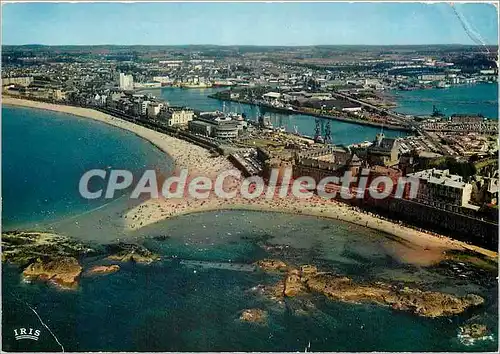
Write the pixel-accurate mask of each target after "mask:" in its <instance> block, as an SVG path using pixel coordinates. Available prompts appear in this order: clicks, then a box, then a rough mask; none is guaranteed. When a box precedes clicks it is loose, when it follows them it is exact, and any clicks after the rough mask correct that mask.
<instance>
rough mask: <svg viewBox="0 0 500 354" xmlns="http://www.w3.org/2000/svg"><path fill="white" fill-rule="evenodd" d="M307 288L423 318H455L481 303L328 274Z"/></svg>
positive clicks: (472, 297)
mask: <svg viewBox="0 0 500 354" xmlns="http://www.w3.org/2000/svg"><path fill="white" fill-rule="evenodd" d="M306 286H307V288H308V289H309V290H311V291H316V292H320V293H322V294H324V295H326V296H327V297H329V298H331V299H334V300H337V301H343V302H350V303H361V302H371V303H375V304H379V305H387V306H391V307H392V308H393V309H395V310H402V311H411V312H413V313H415V314H417V315H419V316H425V317H440V316H449V315H455V314H458V313H461V312H463V311H465V310H466V309H467V308H469V307H471V306H477V305H480V304H482V303H483V302H484V300H483V298H481V297H480V296H477V295H467V296H465V297H456V296H454V295H451V294H446V293H439V292H433V291H422V290H419V289H413V288H408V287H404V288H399V287H396V286H392V285H386V284H382V283H378V284H374V285H361V284H357V283H355V282H353V281H352V280H351V279H349V278H346V277H338V276H334V275H330V274H323V275H317V276H311V277H310V278H309V279H308V280H307V282H306Z"/></svg>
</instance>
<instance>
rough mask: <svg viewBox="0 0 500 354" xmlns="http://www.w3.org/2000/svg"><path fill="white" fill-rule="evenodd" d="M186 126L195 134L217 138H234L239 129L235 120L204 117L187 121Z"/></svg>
mask: <svg viewBox="0 0 500 354" xmlns="http://www.w3.org/2000/svg"><path fill="white" fill-rule="evenodd" d="M188 128H189V131H191V132H193V133H195V134H200V135H204V136H210V137H213V138H219V139H234V138H236V137H238V134H239V132H240V130H241V129H240V127H239V124H238V122H237V121H232V120H212V119H205V118H198V119H196V120H191V121H189V123H188Z"/></svg>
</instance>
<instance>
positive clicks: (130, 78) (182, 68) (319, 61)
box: [2, 45, 499, 249]
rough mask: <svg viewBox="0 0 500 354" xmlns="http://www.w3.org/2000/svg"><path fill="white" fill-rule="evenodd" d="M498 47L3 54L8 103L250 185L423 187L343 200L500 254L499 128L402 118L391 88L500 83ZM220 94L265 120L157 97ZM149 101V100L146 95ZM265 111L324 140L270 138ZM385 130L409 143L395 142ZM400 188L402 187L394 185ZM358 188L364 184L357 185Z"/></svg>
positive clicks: (485, 121)
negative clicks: (101, 119) (277, 175)
mask: <svg viewBox="0 0 500 354" xmlns="http://www.w3.org/2000/svg"><path fill="white" fill-rule="evenodd" d="M496 53H497V48H496V47H479V46H452V45H450V46H435V47H433V46H408V47H406V46H391V47H389V46H388V47H362V46H355V47H354V46H353V47H350V46H318V47H251V46H249V47H244V46H242V47H218V46H185V47H148V46H137V47H120V46H89V47H82V46H67V47H46V46H4V47H3V49H2V88H3V95H4V96H12V97H19V98H25V99H30V100H39V101H46V102H51V103H57V104H65V105H72V106H81V107H88V108H93V109H96V110H99V111H102V112H105V113H108V114H111V115H113V116H116V117H119V118H123V119H125V120H128V121H132V122H134V123H136V124H140V125H144V126H146V127H149V128H152V129H155V130H158V131H161V132H164V133H165V134H169V135H174V136H176V137H179V138H181V139H185V140H188V141H190V142H193V143H195V144H197V145H201V146H203V147H206V148H208V149H210V150H211V151H212V153H213V155H214V156H218V155H225V156H228V158H229V159H230V160H231V162H233V164H234V165H235V166H237V167H238V168H239V169H240V170H242V171H243V172H244V173H245V174H246V175H247V176H250V175H259V176H262V177H264V179H267V178H269V176H270V171H271V169H273V168H283V169H285V168H287V167H291V168H292V170H293V176H294V177H298V176H306V175H307V176H312V177H313V178H314V179H315V180H316V181H319V180H320V179H322V178H323V177H325V176H341V175H343V174H344V173H345V172H346V171H351V172H352V174H353V175H354V176H357V175H359V174H360V173H361V172H362V171H363V170H364V169H369V171H370V178H371V179H374V178H376V177H377V176H389V177H391V179H393V180H394V181H397V180H398V179H399V178H400V177H415V178H417V179H418V180H419V181H420V184H419V191H418V194H417V197H416V198H415V199H412V200H410V199H408V198H407V196H406V195H405V197H404V198H402V199H398V200H396V199H389V200H385V201H375V200H373V199H371V198H370V197H369V195H368V194H367V197H366V198H363V199H362V200H352V201H349V200H347V201H344V202H346V203H351V205H352V206H353V207H356V208H361V209H364V210H367V211H369V212H373V213H376V214H379V215H381V216H383V217H387V218H390V219H395V220H398V221H400V222H404V223H406V224H408V225H412V226H413V227H418V228H423V229H426V230H432V231H435V232H440V233H444V234H451V235H453V236H454V237H457V238H461V239H465V240H467V241H469V242H472V243H476V244H479V245H483V246H487V247H489V248H493V249H496V247H497V237H498V236H497V231H498V209H497V202H498V177H499V176H498V156H497V154H498V138H497V135H498V124H497V118H498V117H484V116H482V115H479V114H478V115H471V114H451V115H445V114H443V113H442V112H441V111H440V110H439V107H434V110H433V112H430V114H429V115H428V116H412V115H405V114H402V113H397V112H395V111H394V110H392V109H393V108H394V106H395V103H394V102H392V101H391V97H390V95H387V94H386V93H387V92H389V91H392V90H415V89H430V88H442V89H446V88H448V87H451V86H457V85H474V84H478V83H483V82H489V83H493V82H497V77H498V69H497V64H496V61H497V57H496ZM165 86H172V87H177V88H178V89H179V90H200V89H204V88H209V87H220V88H221V90H220V91H217V92H216V93H212V94H211V96H210V97H207V100H220V101H224V102H229V101H231V102H238V103H241V104H248V105H252V106H256V107H258V108H259V110H260V111H259V112H262V114H260V115H259V116H258V117H257V118H256V119H254V118H253V117H247V116H246V115H245V114H241V113H237V112H232V111H229V110H226V109H223V110H222V111H215V112H205V111H201V110H199V109H198V108H197V107H189V106H188V105H187V104H186V105H184V106H173V105H170V104H169V102H167V101H165V100H163V99H160V98H157V97H155V95H152V94H151V93H150V92H151V90H152V89H158V90H160V89H161V88H162V87H165ZM146 91H147V92H146ZM266 112H280V113H284V114H292V113H293V114H299V115H308V116H313V117H316V122H315V130H314V131H315V134H314V136H305V135H303V134H301V133H300V132H298V131H297V130H296V131H294V132H289V131H288V132H287V131H285V129H284V128H283V127H281V126H273V124H272V123H271V121H270V119H269V115H268V113H266ZM337 121H343V122H350V123H352V124H360V125H367V126H373V127H377V129H380V133H379V134H377V135H376V136H374V137H373V140H372V141H359V142H357V143H355V144H352V145H349V146H343V145H338V144H335V141H333V139H332V131H333V130H334V129H335V124H336V122H337ZM387 130H400V131H403V132H406V133H407V135H406V136H404V137H400V138H389V137H387V136H386V135H384V131H385V132H387ZM395 185H396V183H395ZM353 187H355V186H353Z"/></svg>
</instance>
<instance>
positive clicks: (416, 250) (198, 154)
mask: <svg viewBox="0 0 500 354" xmlns="http://www.w3.org/2000/svg"><path fill="white" fill-rule="evenodd" d="M2 105H12V106H22V107H28V108H36V109H45V110H51V111H56V112H62V113H67V114H72V115H75V116H79V117H85V118H89V119H94V120H96V121H100V122H103V123H106V124H109V125H112V126H115V127H118V128H121V129H125V130H128V131H130V132H132V133H134V134H136V135H138V136H140V137H142V138H143V139H145V140H148V141H149V142H151V143H152V144H153V145H155V146H156V147H158V148H159V149H160V150H161V151H163V152H164V153H166V154H168V155H169V156H171V157H172V159H173V160H174V164H175V166H176V168H188V169H189V170H190V175H192V174H194V175H196V174H202V175H204V176H207V177H214V176H215V175H217V173H218V172H221V171H225V170H229V169H234V168H235V167H234V166H233V165H232V164H231V163H230V162H229V160H227V159H226V158H225V157H221V156H219V157H211V156H210V154H209V152H208V151H207V150H205V149H204V148H202V147H199V146H197V145H193V144H191V143H188V142H186V141H183V140H181V139H178V138H174V137H171V136H168V135H165V134H162V133H159V132H156V131H153V130H151V129H148V128H145V127H142V126H140V125H136V124H133V123H130V122H127V121H124V120H122V119H120V118H116V117H113V116H111V115H108V114H105V113H102V112H99V111H95V110H92V109H88V108H81V107H73V106H63V105H56V104H49V103H44V102H37V101H30V100H25V99H18V98H11V97H5V96H4V97H2ZM193 171H194V173H193ZM225 182H227V184H226V185H225V189H226V187H229V189H232V188H239V187H240V185H241V181H240V180H236V179H232V180H231V179H229V178H227V179H226V181H225ZM238 209H240V210H254V211H268V212H281V213H289V214H301V215H309V216H317V217H325V218H329V219H334V220H335V219H336V220H341V221H346V222H350V223H353V224H357V225H360V226H363V227H368V228H371V229H373V230H377V231H380V232H384V233H387V234H391V235H394V236H396V237H398V238H400V239H401V240H404V241H406V242H407V243H410V244H411V245H410V246H408V245H403V246H402V247H401V248H402V249H400V250H394V252H395V253H397V254H398V256H399V257H400V258H401V259H402V260H403V261H408V262H409V263H418V264H431V263H435V262H437V261H439V260H441V259H443V258H444V257H445V256H444V254H443V252H444V251H446V250H471V251H475V252H478V253H480V254H482V255H484V256H486V257H488V258H492V259H495V260H496V261H497V257H498V254H497V253H496V252H493V251H489V250H486V249H483V248H480V247H477V246H472V245H468V244H466V243H464V242H461V241H457V240H454V239H452V238H449V237H445V236H436V235H432V234H429V233H425V232H421V231H418V230H415V229H412V228H409V227H405V226H403V225H400V224H398V223H394V222H392V221H388V220H384V219H381V218H379V217H376V216H373V215H371V214H367V213H363V212H360V211H358V210H355V209H354V208H352V207H350V206H348V205H346V204H342V203H340V202H326V201H324V200H323V199H321V198H319V197H313V198H310V199H307V200H299V199H295V198H292V197H289V198H287V199H286V200H284V199H276V198H275V199H271V200H269V199H265V198H256V199H253V200H246V199H242V198H241V197H239V198H234V199H231V200H222V199H218V198H209V199H206V200H204V199H192V198H183V199H168V200H166V199H161V198H160V199H149V200H147V201H145V202H143V203H142V204H140V205H139V206H137V207H135V208H133V209H130V210H128V211H127V212H126V213H125V214H124V215H123V218H124V219H125V227H126V229H127V230H128V231H132V230H136V229H139V228H141V227H144V226H146V225H150V224H153V223H155V222H158V221H162V220H165V219H168V218H171V217H175V216H180V215H185V214H192V213H197V212H206V211H218V210H238ZM403 248H404V249H403Z"/></svg>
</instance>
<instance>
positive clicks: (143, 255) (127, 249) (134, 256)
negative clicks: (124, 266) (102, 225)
mask: <svg viewBox="0 0 500 354" xmlns="http://www.w3.org/2000/svg"><path fill="white" fill-rule="evenodd" d="M107 248H108V251H109V253H112V254H111V255H110V256H108V259H109V260H112V261H117V262H134V263H145V264H149V263H152V262H155V261H157V260H159V259H160V256H159V255H157V254H155V253H153V252H151V251H150V250H148V249H147V248H145V247H143V246H141V245H137V244H130V243H118V244H113V245H108V246H107Z"/></svg>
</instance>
